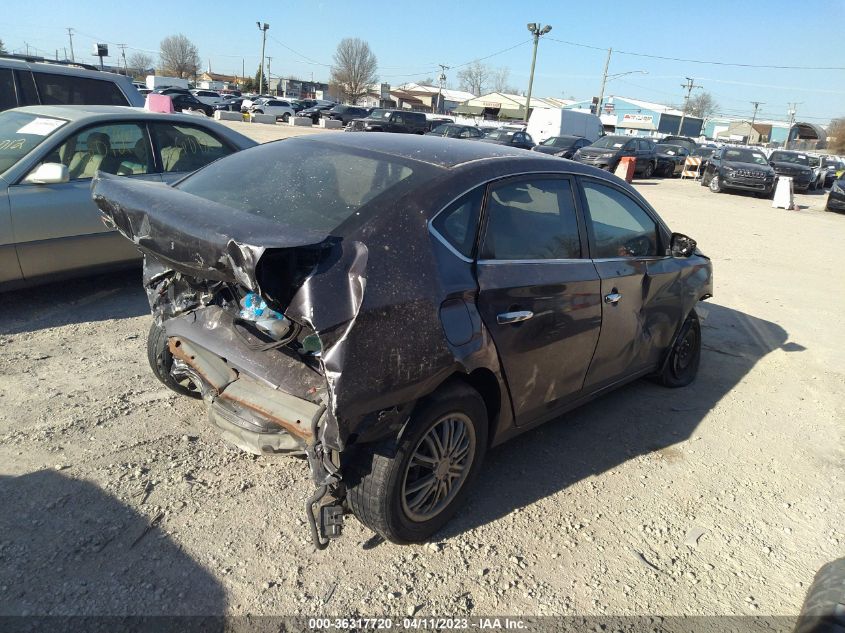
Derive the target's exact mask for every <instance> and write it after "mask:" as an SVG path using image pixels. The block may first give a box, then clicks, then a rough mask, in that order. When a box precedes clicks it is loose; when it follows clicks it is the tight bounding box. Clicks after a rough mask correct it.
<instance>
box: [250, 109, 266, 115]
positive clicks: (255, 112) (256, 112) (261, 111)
mask: <svg viewBox="0 0 845 633" xmlns="http://www.w3.org/2000/svg"><path fill="white" fill-rule="evenodd" d="M252 113H253V114H264V110H253V111H252Z"/></svg>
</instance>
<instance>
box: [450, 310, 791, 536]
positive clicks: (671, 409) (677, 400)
mask: <svg viewBox="0 0 845 633" xmlns="http://www.w3.org/2000/svg"><path fill="white" fill-rule="evenodd" d="M700 313H701V314H702V316H703V315H704V314H706V315H707V316H706V318H705V319H704V320H703V321H702V340H703V343H704V349H703V352H702V359H701V368H700V371H699V375H698V377H697V379H696V380H695V381H694V382H693V383H692V384H691V385H689V386H687V387H684V388H680V389H667V388H664V387H661V386H659V385H657V384H655V383H652V382H650V381H648V380H639V381H637V382H634V383H631V384H629V385H627V386H625V387H622V388H621V389H619V390H617V391H615V392H613V393H610V394H608V395H605V396H603V397H601V398H599V399H597V400H595V401H593V402H592V403H590V404H588V405H585V406H583V407H581V408H579V409H576V410H574V411H572V412H570V413H568V414H566V415H564V416H562V417H561V418H559V419H557V420H554V421H552V422H549V423H548V424H545V425H544V426H542V427H539V428H537V429H535V430H532V431H528V432H527V433H526V434H525V435H522V436H520V437H518V438H516V439H515V440H513V441H511V442H508V443H506V444H503V445H502V446H500V447H497V448H495V449H493V450H492V451H491V452H490V453H488V455H487V461H486V463H485V466H484V468H483V470H482V472H481V474H480V477H479V479H478V481H477V484H476V487H475V490H474V491H473V493H472V495H471V496H470V499H469V503H468V505H467V507H466V508H465V509H464V510H462V511H460V513H459V515H458V516H457V517H456V518H455V519H454V520H453V521H452V522H451V523H450V524H448V525H447V526H446V528H445V529H444V531H442V532H441V533H440V534H439V535H438V536H440V537H448V536H454V535H456V534H459V533H461V532H464V531H466V530H469V529H472V528H474V527H478V526H480V525H484V524H487V523H491V522H494V521H496V520H497V519H500V518H502V517H504V516H506V515H507V514H509V513H510V512H512V511H513V510H514V509H516V508H522V507H524V506H527V505H529V504H532V503H534V502H536V501H538V500H540V499H543V498H544V497H547V496H549V495H552V494H555V493H557V492H559V491H561V490H564V489H565V488H567V487H568V486H571V485H572V484H575V483H576V482H579V481H581V480H582V479H585V478H587V477H590V476H591V475H597V474H599V473H603V472H606V471H608V470H611V469H613V468H615V467H617V466H619V465H620V464H622V463H624V462H626V461H628V460H630V459H632V458H635V457H637V456H640V455H644V454H646V453H651V452H653V451H660V450H662V449H666V448H668V447H670V446H672V445H673V444H677V443H679V442H683V441H685V440H687V439H689V438H690V437H691V436H692V435H693V432H694V431H695V429H696V428H697V427H698V425H699V424H700V423H701V421H702V420H703V419H704V417H705V416H706V415H707V413H708V412H709V411H710V410H711V409H713V408H714V407H715V406H716V405H717V404H718V403H719V401H720V400H721V399H722V398H723V397H724V396H725V395H726V394H727V393H728V392H730V391H731V389H733V388H734V387H735V386H736V385H737V384H738V383H739V382H740V381H741V380H742V379H743V378H744V377H745V376H746V375H747V374H748V373H749V372H750V371H751V369H752V368H753V367H754V365H755V364H757V362H758V361H759V360H760V359H762V358H763V357H764V356H766V355H767V354H768V353H769V352H772V351H774V350H778V349H781V350H783V351H785V352H801V351H803V350H804V349H805V348H804V347H803V346H801V345H800V344H798V343H795V342H789V343H788V342H787V339H788V335H787V333H786V331H785V330H784V329H783V328H781V327H780V326H778V325H777V324H775V323H771V322H769V321H764V320H762V319H758V318H755V317H753V316H750V315H748V314H744V313H742V312H739V311H736V310H732V309H730V308H726V307H723V306H720V305H717V304H712V303H705V304H702V305H701V309H700ZM537 529H538V530H542V529H551V528H550V526H537Z"/></svg>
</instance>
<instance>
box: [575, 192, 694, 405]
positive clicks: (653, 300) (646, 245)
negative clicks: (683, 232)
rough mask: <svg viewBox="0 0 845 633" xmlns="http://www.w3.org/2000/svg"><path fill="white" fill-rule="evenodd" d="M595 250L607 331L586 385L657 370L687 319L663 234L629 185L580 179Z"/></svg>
mask: <svg viewBox="0 0 845 633" xmlns="http://www.w3.org/2000/svg"><path fill="white" fill-rule="evenodd" d="M579 180H580V184H581V190H582V201H583V205H584V208H585V213H584V216H585V219H586V224H587V233H588V235H589V239H590V253H591V256H592V258H593V260H592V261H593V263H594V265H595V267H596V270H597V271H598V274H599V277H600V278H601V298H602V301H601V310H602V319H601V320H602V328H601V336H600V338H599V342H598V346H597V347H596V352H595V355H594V357H593V360H592V363H591V365H590V370H589V372H588V373H587V378H586V381H585V385H584V386H585V388H586V389H590V390H594V389H597V388H601V387H603V386H606V385H608V384H612V383H614V382H616V381H618V380H621V379H624V378H625V377H627V376H630V375H632V374H636V373H637V372H640V371H642V370H645V369H651V368H656V366H657V363H658V362H659V360H660V357H661V354H662V352H663V350H665V349H666V348H667V347H668V345H669V343H670V342H671V339H672V336H673V334H674V332H675V330H676V327H677V325H678V323H679V320H680V319H681V316H682V315H681V302H680V301H679V300H678V296H677V289H676V288H675V286H674V285H673V282H674V281H675V279H676V277H677V270H676V266H675V265H674V264H673V263H672V258H671V257H668V256H666V255H665V252H666V244H665V243H664V242H665V241H666V236H665V234H664V233H663V232H662V231H661V229H660V227H659V225H658V223H657V222H656V220H655V219H654V218H653V217H652V216H651V213H650V212H649V211H648V210H647V209H646V208H645V207H644V206H642V205H641V204H640V203H639V202H638V201H637V200H635V199H634V198H633V197H632V196H631V195H630V194H628V193H627V192H626V191H625V190H624V189H623V188H621V187H618V186H616V185H613V184H611V183H609V182H607V181H599V180H594V179H592V178H586V177H580V178H579Z"/></svg>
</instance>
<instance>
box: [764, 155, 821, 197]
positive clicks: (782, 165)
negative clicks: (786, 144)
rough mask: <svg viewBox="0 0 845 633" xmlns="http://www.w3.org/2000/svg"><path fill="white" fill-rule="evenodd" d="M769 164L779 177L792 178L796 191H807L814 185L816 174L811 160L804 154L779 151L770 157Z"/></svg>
mask: <svg viewBox="0 0 845 633" xmlns="http://www.w3.org/2000/svg"><path fill="white" fill-rule="evenodd" d="M769 163H770V164H771V165H772V167H774V168H775V173H777V175H778V176H789V177H790V178H792V186H793V187H794V188H795V191H807V189H809V188H810V185H811V184H812V183H813V180H814V177H815V173H814V172H813V168H812V167H810V158H809V157H808V156H807V155H806V154H804V153H802V152H788V151H784V150H778V151H775V152H772V154H771V156H769Z"/></svg>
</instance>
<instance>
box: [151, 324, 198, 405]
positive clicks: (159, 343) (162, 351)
mask: <svg viewBox="0 0 845 633" xmlns="http://www.w3.org/2000/svg"><path fill="white" fill-rule="evenodd" d="M147 360H148V361H149V362H150V369H152V370H153V374H155V377H156V378H158V379H159V380H160V381H161V383H162V384H163V385H164V386H165V387H167V388H168V389H170V390H172V391H175V392H176V393H178V394H179V395H180V396H188V397H190V398H201V397H202V394H200V392H199V391H198V390H197V389H196V388H192V387H193V383H191V382H190V381H186V382H187V384H182V383H179V382H176V379H175V378H174V377H173V376H171V375H170V369H171V368H172V367H173V354H171V353H170V350H169V349H168V347H167V332H165V331H164V328H163V327H161V326H160V325H156V324H155V323H153V324H152V326H150V331H149V333H148V334H147Z"/></svg>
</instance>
